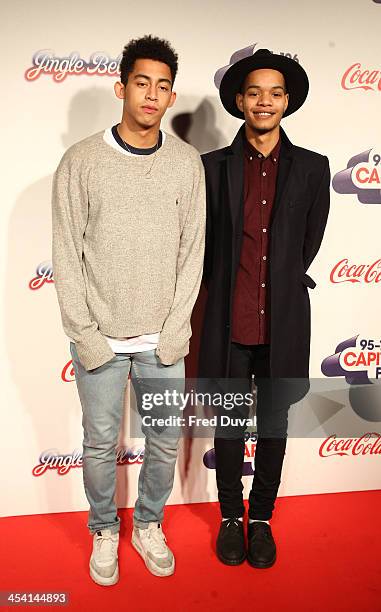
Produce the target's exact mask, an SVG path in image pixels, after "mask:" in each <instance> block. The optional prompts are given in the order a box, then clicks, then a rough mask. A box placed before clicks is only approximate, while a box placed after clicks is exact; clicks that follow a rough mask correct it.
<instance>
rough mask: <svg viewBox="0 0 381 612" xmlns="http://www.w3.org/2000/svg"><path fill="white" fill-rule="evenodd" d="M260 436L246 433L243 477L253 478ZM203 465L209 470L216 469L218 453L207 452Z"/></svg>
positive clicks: (213, 451)
mask: <svg viewBox="0 0 381 612" xmlns="http://www.w3.org/2000/svg"><path fill="white" fill-rule="evenodd" d="M257 440H258V436H257V434H256V433H255V432H248V431H246V432H245V459H248V461H244V462H243V466H242V476H252V475H253V474H254V467H255V464H254V462H255V449H256V446H257ZM203 463H204V465H205V467H206V468H208V469H209V470H215V469H216V453H215V450H214V448H211V449H210V450H208V451H206V453H205V454H204V457H203Z"/></svg>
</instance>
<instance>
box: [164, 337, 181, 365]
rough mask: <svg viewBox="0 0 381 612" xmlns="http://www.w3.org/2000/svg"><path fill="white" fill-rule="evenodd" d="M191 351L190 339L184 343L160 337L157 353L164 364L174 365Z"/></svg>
mask: <svg viewBox="0 0 381 612" xmlns="http://www.w3.org/2000/svg"><path fill="white" fill-rule="evenodd" d="M188 353H189V340H186V342H184V343H179V341H178V340H177V341H175V342H173V341H169V340H168V339H166V340H162V339H161V338H160V339H159V344H158V346H157V349H156V354H157V356H158V357H159V359H160V361H161V363H162V364H163V365H174V364H175V363H177V361H178V360H179V359H182V358H183V357H185V356H186V355H188Z"/></svg>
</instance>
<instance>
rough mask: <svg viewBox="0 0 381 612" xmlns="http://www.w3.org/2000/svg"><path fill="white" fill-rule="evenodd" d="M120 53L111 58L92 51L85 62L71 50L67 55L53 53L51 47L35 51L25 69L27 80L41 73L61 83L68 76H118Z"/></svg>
mask: <svg viewBox="0 0 381 612" xmlns="http://www.w3.org/2000/svg"><path fill="white" fill-rule="evenodd" d="M121 59H122V54H120V55H119V56H118V57H117V58H116V59H112V58H111V57H109V56H108V55H106V54H105V53H99V52H96V53H92V54H91V55H90V59H89V61H88V62H87V61H86V60H84V59H83V58H82V57H81V56H80V55H79V53H77V52H76V51H73V52H72V53H70V54H69V55H68V56H65V57H61V56H58V55H55V54H54V52H53V51H52V50H51V49H41V50H39V51H36V53H35V54H34V55H33V57H32V66H31V67H30V68H28V69H27V70H26V71H25V74H24V76H25V79H26V81H28V82H31V81H36V80H37V79H38V78H40V76H41V75H42V74H46V75H49V76H52V78H53V81H54V83H62V82H63V81H64V80H65V79H66V77H68V76H81V75H87V76H112V77H116V78H117V77H118V76H119V64H120V60H121Z"/></svg>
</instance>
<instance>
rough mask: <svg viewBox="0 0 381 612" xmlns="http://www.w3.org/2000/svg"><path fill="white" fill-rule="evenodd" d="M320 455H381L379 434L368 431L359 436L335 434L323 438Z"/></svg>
mask: <svg viewBox="0 0 381 612" xmlns="http://www.w3.org/2000/svg"><path fill="white" fill-rule="evenodd" d="M319 455H320V457H335V456H336V457H349V456H350V455H352V456H354V457H359V456H365V455H381V434H379V433H376V432H374V431H373V432H368V433H366V434H364V435H363V436H361V437H360V438H337V436H336V434H335V435H333V436H329V437H328V438H326V439H325V440H324V442H323V443H322V445H321V446H320V449H319Z"/></svg>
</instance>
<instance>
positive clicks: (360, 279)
mask: <svg viewBox="0 0 381 612" xmlns="http://www.w3.org/2000/svg"><path fill="white" fill-rule="evenodd" d="M329 279H330V281H331V283H334V284H339V283H365V284H368V285H369V284H371V283H375V284H377V283H379V282H381V259H376V260H375V261H374V262H373V263H371V264H350V263H349V260H348V259H347V258H344V259H340V261H338V262H337V264H336V265H334V267H333V268H332V270H331V274H330V276H329Z"/></svg>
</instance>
